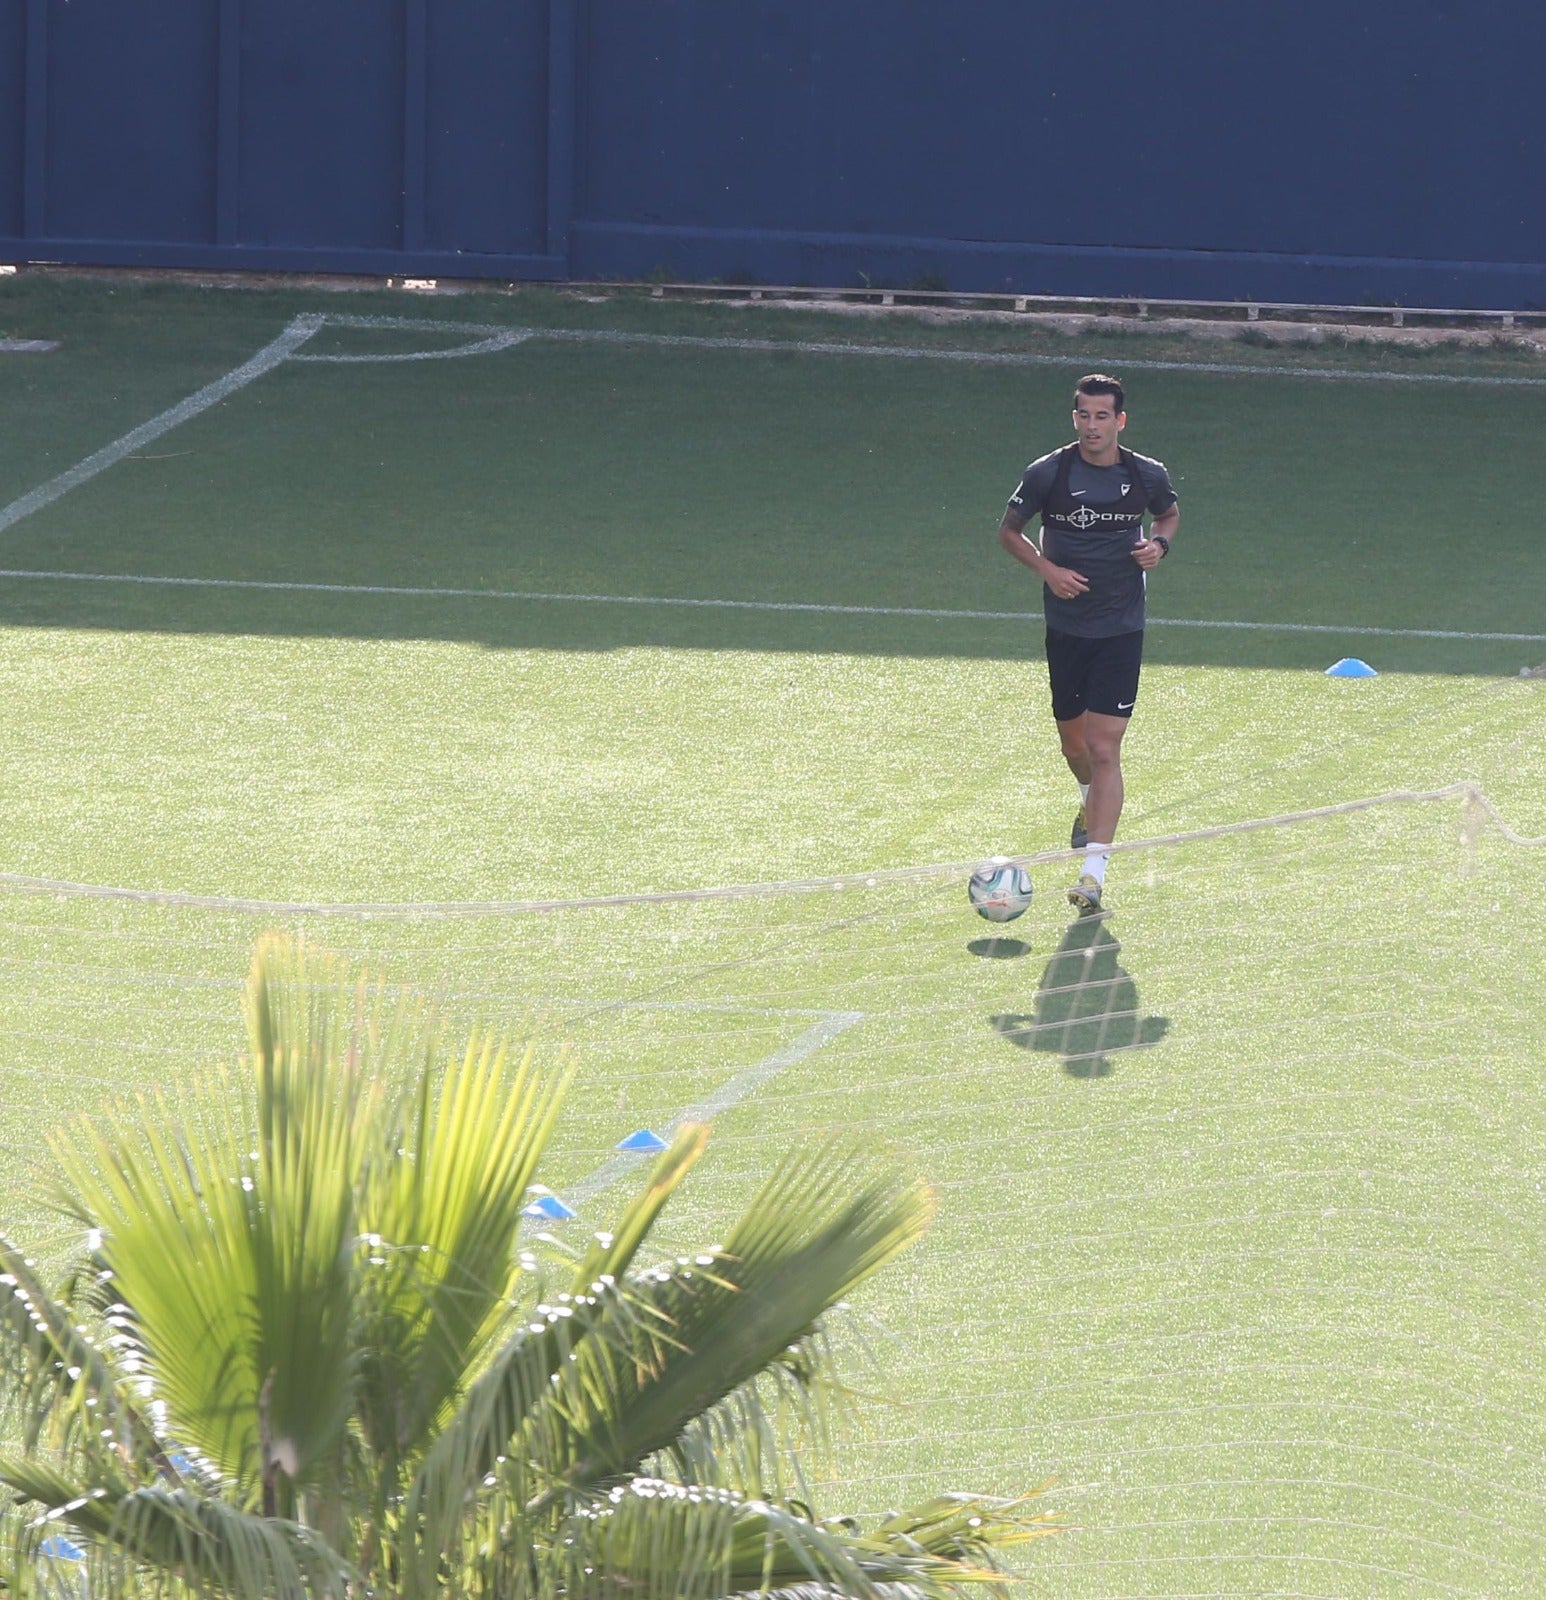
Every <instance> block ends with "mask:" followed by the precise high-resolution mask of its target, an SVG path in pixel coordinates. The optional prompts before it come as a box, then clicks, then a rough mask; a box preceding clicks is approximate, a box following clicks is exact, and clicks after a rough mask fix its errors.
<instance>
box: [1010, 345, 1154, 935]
mask: <svg viewBox="0 0 1546 1600" xmlns="http://www.w3.org/2000/svg"><path fill="white" fill-rule="evenodd" d="M1126 426H1127V412H1126V410H1125V409H1124V396H1123V393H1122V385H1121V384H1120V383H1119V382H1118V381H1117V380H1116V379H1115V378H1108V377H1107V376H1106V375H1105V374H1104V373H1099V372H1096V373H1091V374H1090V375H1089V376H1088V377H1085V378H1081V379H1080V380H1079V382H1078V383H1077V384H1076V385H1075V387H1074V433H1075V435H1076V437H1075V439H1074V441H1073V443H1072V444H1068V445H1065V446H1064V447H1063V448H1062V449H1061V450H1054V451H1052V452H1051V453H1050V454H1048V455H1044V456H1042V457H1041V458H1040V459H1039V460H1036V461H1033V462H1032V463H1031V464H1030V466H1028V467H1027V468H1026V469H1025V476H1024V477H1023V478H1022V479H1021V480H1020V487H1019V488H1018V489H1016V490H1015V492H1014V494H1013V495H1012V496H1011V497H1010V500H1009V504H1008V506H1007V507H1006V508H1005V510H1004V520H1003V521H1002V522H1001V523H1000V524H999V530H998V541H999V543H1000V544H1001V545H1003V547H1004V548H1005V549H1006V550H1007V551H1008V552H1009V553H1010V555H1012V556H1013V557H1014V558H1015V560H1016V561H1019V562H1022V563H1023V564H1024V565H1025V566H1027V567H1029V568H1030V569H1031V571H1032V572H1034V573H1035V574H1036V575H1037V576H1038V577H1039V578H1040V579H1041V581H1042V599H1043V609H1044V614H1045V616H1046V622H1047V673H1048V677H1049V678H1050V679H1051V684H1052V717H1053V720H1054V721H1055V722H1056V723H1057V729H1058V738H1059V740H1060V741H1061V742H1062V746H1063V757H1064V759H1065V760H1066V761H1067V762H1068V766H1069V770H1070V771H1071V772H1072V773H1073V775H1074V781H1075V782H1076V783H1077V784H1078V785H1079V811H1078V814H1077V816H1075V818H1074V827H1073V833H1072V835H1071V837H1070V839H1069V845H1070V847H1071V848H1072V849H1074V850H1083V851H1084V852H1085V856H1084V864H1083V866H1082V868H1081V869H1080V873H1079V881H1078V882H1077V883H1076V884H1075V885H1074V886H1073V888H1071V889H1070V890H1069V891H1068V899H1069V903H1070V904H1071V905H1073V906H1074V907H1076V908H1077V910H1078V911H1079V913H1080V914H1081V915H1084V914H1085V913H1088V912H1093V911H1099V910H1100V902H1101V894H1102V892H1103V890H1104V886H1105V882H1106V856H1107V853H1108V852H1109V851H1110V849H1111V846H1112V844H1113V843H1114V842H1115V839H1116V832H1117V820H1118V818H1120V816H1121V815H1122V735H1123V734H1124V733H1126V732H1127V722H1128V718H1129V717H1131V716H1132V714H1133V707H1134V706H1135V705H1136V704H1137V701H1138V671H1139V667H1140V665H1141V662H1142V658H1143V624H1144V591H1145V588H1146V586H1147V583H1148V575H1149V574H1150V573H1151V572H1152V571H1153V570H1154V569H1155V567H1157V566H1158V565H1159V564H1160V562H1161V561H1163V560H1164V559H1165V557H1166V556H1167V555H1169V554H1170V544H1171V541H1172V540H1173V539H1174V538H1175V536H1176V529H1177V528H1178V527H1179V526H1180V523H1181V510H1180V507H1179V506H1178V505H1177V504H1176V491H1175V490H1174V489H1173V488H1172V487H1171V484H1170V474H1169V473H1168V472H1167V471H1166V470H1165V466H1164V463H1163V462H1160V461H1154V460H1151V459H1150V458H1149V457H1148V456H1141V455H1138V454H1137V453H1136V452H1135V451H1132V450H1129V449H1127V448H1126V447H1125V446H1123V445H1122V443H1121V434H1122V430H1123V428H1125V427H1126ZM1038 512H1039V513H1040V514H1041V544H1040V546H1039V547H1038V546H1037V545H1036V543H1035V542H1034V541H1033V540H1032V539H1031V537H1030V536H1029V535H1028V534H1027V533H1026V531H1025V525H1026V523H1028V522H1029V521H1030V519H1031V518H1032V517H1033V516H1035V515H1036V514H1037V513H1038ZM1145 512H1148V513H1150V514H1151V517H1152V520H1151V522H1150V526H1149V531H1148V533H1147V535H1146V534H1145V533H1144V526H1143V519H1144V513H1145Z"/></svg>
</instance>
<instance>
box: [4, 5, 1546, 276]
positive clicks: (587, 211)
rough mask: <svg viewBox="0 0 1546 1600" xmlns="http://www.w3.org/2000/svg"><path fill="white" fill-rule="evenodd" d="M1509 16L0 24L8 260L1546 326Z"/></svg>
mask: <svg viewBox="0 0 1546 1600" xmlns="http://www.w3.org/2000/svg"><path fill="white" fill-rule="evenodd" d="M1543 60H1546V7H1541V6H1538V5H1535V4H1533V3H1531V4H1526V3H1525V0H1508V3H1504V0H1491V3H1489V0H1476V3H1473V4H1471V5H1469V6H1466V7H1462V6H1461V5H1460V4H1459V3H1458V0H1399V3H1398V0H1362V3H1360V4H1358V5H1352V6H1349V5H1347V4H1346V0H1297V3H1294V4H1289V3H1288V0H1262V3H1260V4H1257V5H1251V6H1241V5H1236V4H1231V3H1227V0H1179V3H1175V4H1169V5H1155V4H1154V3H1153V0H1106V3H1105V4H1104V5H1103V6H1101V7H1100V8H1098V10H1096V11H1093V12H1091V11H1081V10H1079V9H1078V8H1074V7H1068V6H1065V5H1054V4H1052V3H1051V0H973V3H972V4H970V5H963V4H961V3H960V0H734V3H731V4H726V3H725V0H0V255H3V256H6V257H10V258H12V259H28V258H32V259H36V258H44V259H47V258H55V259H58V258H63V259H73V260H83V261H87V260H100V261H125V262H134V261H153V262H163V263H169V264H177V263H181V264H186V265H197V266H205V265H213V264H223V265H233V266H275V267H298V268H310V269H313V270H337V271H365V272H380V273H386V272H412V273H414V274H416V275H417V274H437V273H438V274H456V273H460V274H464V275H469V276H477V275H486V276H497V277H523V276H525V277H556V276H566V275H567V276H571V277H580V278H583V277H637V276H644V275H647V274H649V273H651V272H654V271H658V270H662V269H663V270H665V271H667V272H670V273H671V274H673V275H675V276H679V277H683V278H714V277H721V278H753V279H760V280H762V281H764V282H791V283H815V284H839V285H842V284H850V285H858V284H861V283H864V282H871V283H888V282H889V283H893V284H897V285H906V284H909V283H911V284H915V285H919V286H944V287H949V288H954V289H962V290H1011V291H1014V292H1016V293H1048V294H1062V295H1068V294H1088V295H1121V296H1147V297H1150V298H1163V297H1174V298H1193V299H1244V298H1250V299H1258V300H1300V301H1320V302H1334V303H1342V304H1347V303H1394V304H1408V305H1428V306H1434V305H1455V306H1476V307H1505V308H1506V307H1520V308H1527V307H1528V308H1539V307H1543V306H1546V208H1543V207H1542V206H1541V204H1540V196H1541V194H1542V193H1546V140H1543V139H1540V138H1538V137H1537V136H1536V132H1535V124H1536V122H1537V121H1538V114H1537V110H1536V105H1537V82H1536V80H1537V78H1538V76H1539V72H1540V63H1541V62H1542V61H1543Z"/></svg>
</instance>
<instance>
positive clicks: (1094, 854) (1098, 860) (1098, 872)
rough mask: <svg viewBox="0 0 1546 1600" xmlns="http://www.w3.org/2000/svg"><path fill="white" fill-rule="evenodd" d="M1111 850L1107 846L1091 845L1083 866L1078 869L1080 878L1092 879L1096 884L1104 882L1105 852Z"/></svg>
mask: <svg viewBox="0 0 1546 1600" xmlns="http://www.w3.org/2000/svg"><path fill="white" fill-rule="evenodd" d="M1110 848H1111V846H1110V845H1109V844H1091V846H1090V853H1089V854H1088V855H1087V856H1086V857H1085V858H1084V865H1083V866H1082V867H1081V868H1080V869H1079V875H1080V877H1089V878H1094V880H1095V881H1096V882H1097V883H1100V884H1103V883H1105V881H1106V852H1107V851H1108V850H1109V849H1110Z"/></svg>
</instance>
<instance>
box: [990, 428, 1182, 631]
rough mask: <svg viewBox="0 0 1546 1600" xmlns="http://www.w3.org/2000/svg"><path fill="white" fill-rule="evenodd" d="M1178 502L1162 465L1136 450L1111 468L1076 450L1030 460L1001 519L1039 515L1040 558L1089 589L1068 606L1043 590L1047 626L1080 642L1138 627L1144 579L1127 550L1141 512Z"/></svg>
mask: <svg viewBox="0 0 1546 1600" xmlns="http://www.w3.org/2000/svg"><path fill="white" fill-rule="evenodd" d="M1060 476H1061V478H1062V482H1061V484H1060V481H1059V480H1060ZM1175 503H1176V491H1175V490H1174V489H1173V488H1172V487H1171V483H1170V474H1169V472H1168V471H1166V469H1165V464H1164V462H1162V461H1155V460H1154V459H1153V458H1152V457H1150V456H1141V455H1139V454H1138V453H1137V452H1136V451H1133V450H1124V451H1123V452H1122V456H1121V459H1120V460H1119V461H1118V462H1117V464H1116V465H1115V466H1110V467H1092V466H1091V465H1090V464H1089V462H1087V461H1086V460H1085V459H1084V457H1083V456H1081V455H1080V454H1079V451H1078V449H1077V448H1076V447H1074V446H1066V447H1065V448H1064V449H1062V450H1053V451H1051V452H1050V453H1049V454H1047V455H1044V456H1041V457H1040V458H1039V459H1037V460H1035V461H1033V462H1032V463H1031V464H1030V466H1028V467H1027V468H1026V469H1025V476H1024V477H1022V478H1021V480H1020V486H1019V488H1017V489H1016V490H1015V492H1014V494H1013V495H1011V496H1010V499H1009V506H1008V509H1007V513H1006V514H1007V515H1008V516H1010V517H1011V518H1013V519H1018V520H1019V521H1020V523H1021V524H1022V525H1023V524H1024V523H1026V522H1028V521H1029V520H1030V519H1031V518H1032V517H1033V516H1035V515H1036V514H1037V513H1038V512H1039V513H1040V514H1041V518H1042V537H1041V548H1042V554H1043V555H1045V556H1046V558H1047V559H1048V560H1049V561H1055V562H1056V563H1057V564H1058V565H1059V566H1060V567H1068V568H1070V569H1071V570H1072V571H1074V572H1078V573H1082V574H1083V575H1084V577H1085V579H1086V580H1087V581H1088V582H1089V585H1090V587H1089V589H1088V591H1087V592H1086V593H1084V594H1081V595H1078V596H1076V597H1075V598H1074V599H1072V600H1060V599H1059V598H1058V597H1057V596H1056V595H1055V594H1053V593H1052V591H1051V589H1049V588H1046V587H1045V586H1044V587H1043V591H1042V601H1043V608H1044V612H1045V615H1046V618H1047V625H1048V626H1049V627H1052V628H1056V629H1058V630H1059V631H1060V632H1063V633H1074V634H1080V635H1082V636H1083V637H1085V638H1106V637H1109V636H1111V635H1114V634H1119V633H1135V632H1137V631H1138V630H1139V629H1140V628H1142V627H1143V625H1144V572H1143V569H1142V568H1141V567H1140V566H1139V565H1138V563H1137V562H1136V561H1134V560H1133V558H1132V549H1133V546H1134V545H1135V544H1136V543H1137V542H1138V541H1139V540H1140V539H1141V538H1142V537H1143V518H1144V513H1145V512H1150V513H1152V514H1154V515H1156V516H1157V515H1158V514H1159V513H1161V512H1163V511H1168V510H1169V509H1170V508H1171V506H1173V505H1174V504H1175Z"/></svg>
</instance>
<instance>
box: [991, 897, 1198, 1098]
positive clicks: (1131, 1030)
mask: <svg viewBox="0 0 1546 1600" xmlns="http://www.w3.org/2000/svg"><path fill="white" fill-rule="evenodd" d="M981 942H982V943H987V944H992V943H1004V942H1009V943H1018V942H1019V941H1018V940H1011V941H1003V940H984V941H981ZM1022 948H1023V947H1022ZM1121 950H1122V946H1121V943H1120V942H1119V941H1118V939H1117V937H1116V935H1115V934H1114V933H1113V932H1112V931H1111V918H1110V917H1109V916H1105V917H1080V918H1079V919H1078V920H1077V921H1075V922H1071V923H1070V924H1069V926H1068V930H1067V932H1065V933H1064V935H1063V938H1062V941H1061V943H1059V945H1058V947H1057V949H1056V950H1055V951H1054V952H1053V954H1052V958H1051V960H1050V961H1048V963H1047V967H1046V970H1045V971H1044V972H1043V973H1042V975H1041V983H1040V984H1039V985H1038V986H1037V990H1036V1000H1035V1010H1034V1011H1033V1012H1032V1013H1031V1014H1030V1015H1029V1016H1016V1015H1004V1016H997V1017H993V1018H991V1019H990V1021H991V1023H992V1026H993V1029H994V1031H995V1032H996V1033H998V1034H1001V1035H1002V1036H1003V1037H1004V1038H1005V1039H1007V1040H1008V1041H1009V1042H1010V1043H1011V1044H1013V1045H1016V1046H1018V1048H1020V1049H1021V1050H1041V1051H1045V1052H1046V1053H1047V1054H1049V1055H1058V1056H1061V1057H1062V1058H1063V1070H1064V1071H1065V1072H1066V1073H1068V1075H1069V1076H1070V1077H1073V1078H1105V1077H1109V1076H1110V1075H1111V1073H1112V1072H1113V1071H1115V1068H1114V1066H1113V1064H1112V1060H1111V1058H1112V1057H1113V1056H1114V1055H1117V1054H1119V1053H1120V1052H1121V1051H1124V1050H1141V1049H1144V1048H1146V1047H1147V1046H1149V1045H1152V1044H1158V1043H1159V1042H1160V1040H1161V1039H1163V1038H1164V1037H1165V1035H1166V1034H1167V1033H1168V1032H1169V1031H1170V1019H1169V1018H1168V1017H1145V1016H1144V1015H1143V1008H1142V1006H1141V1004H1140V1002H1139V999H1138V986H1137V984H1136V983H1134V982H1133V979H1132V975H1131V974H1130V973H1129V972H1128V971H1127V970H1126V969H1125V968H1124V967H1123V966H1122V965H1121V964H1120V962H1119V961H1118V959H1117V957H1118V956H1119V955H1120V954H1121Z"/></svg>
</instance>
